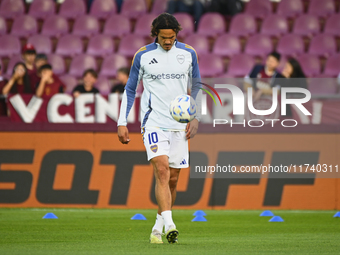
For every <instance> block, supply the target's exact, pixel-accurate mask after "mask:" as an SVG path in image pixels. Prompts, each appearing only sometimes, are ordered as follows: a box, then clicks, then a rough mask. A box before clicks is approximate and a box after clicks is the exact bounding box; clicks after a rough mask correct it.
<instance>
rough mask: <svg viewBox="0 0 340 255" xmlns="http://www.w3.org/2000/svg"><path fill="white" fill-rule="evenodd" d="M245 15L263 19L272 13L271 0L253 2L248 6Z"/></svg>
mask: <svg viewBox="0 0 340 255" xmlns="http://www.w3.org/2000/svg"><path fill="white" fill-rule="evenodd" d="M245 13H247V14H250V15H252V16H254V17H255V18H258V19H263V18H265V17H266V16H268V15H269V14H271V13H272V4H271V2H270V0H251V1H250V2H248V4H247V6H246V11H245Z"/></svg>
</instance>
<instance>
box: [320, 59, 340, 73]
mask: <svg viewBox="0 0 340 255" xmlns="http://www.w3.org/2000/svg"><path fill="white" fill-rule="evenodd" d="M324 74H325V75H329V77H337V76H338V75H339V74H340V54H336V55H332V56H330V57H329V58H328V59H327V62H326V66H325V70H324Z"/></svg>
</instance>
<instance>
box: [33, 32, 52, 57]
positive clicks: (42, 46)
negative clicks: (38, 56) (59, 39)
mask: <svg viewBox="0 0 340 255" xmlns="http://www.w3.org/2000/svg"><path fill="white" fill-rule="evenodd" d="M27 43H31V44H33V46H34V48H35V49H36V51H37V52H39V53H45V54H51V53H52V41H51V39H50V37H48V36H46V35H41V34H36V35H32V36H30V37H29V38H28V40H27Z"/></svg>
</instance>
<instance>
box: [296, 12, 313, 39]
mask: <svg viewBox="0 0 340 255" xmlns="http://www.w3.org/2000/svg"><path fill="white" fill-rule="evenodd" d="M319 32H320V22H319V19H318V17H317V16H314V15H311V14H304V15H301V16H299V17H298V18H296V20H295V23H294V28H293V33H294V34H297V35H302V36H308V37H312V36H313V35H316V34H318V33H319Z"/></svg>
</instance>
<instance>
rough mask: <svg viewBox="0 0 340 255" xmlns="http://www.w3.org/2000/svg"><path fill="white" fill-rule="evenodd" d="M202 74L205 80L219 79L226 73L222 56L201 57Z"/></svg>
mask: <svg viewBox="0 0 340 255" xmlns="http://www.w3.org/2000/svg"><path fill="white" fill-rule="evenodd" d="M200 59H201V60H202V61H199V68H200V74H201V76H202V77H203V78H206V77H217V76H219V75H221V74H223V72H224V65H223V59H222V57H221V56H217V55H214V54H201V55H199V60H200Z"/></svg>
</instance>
